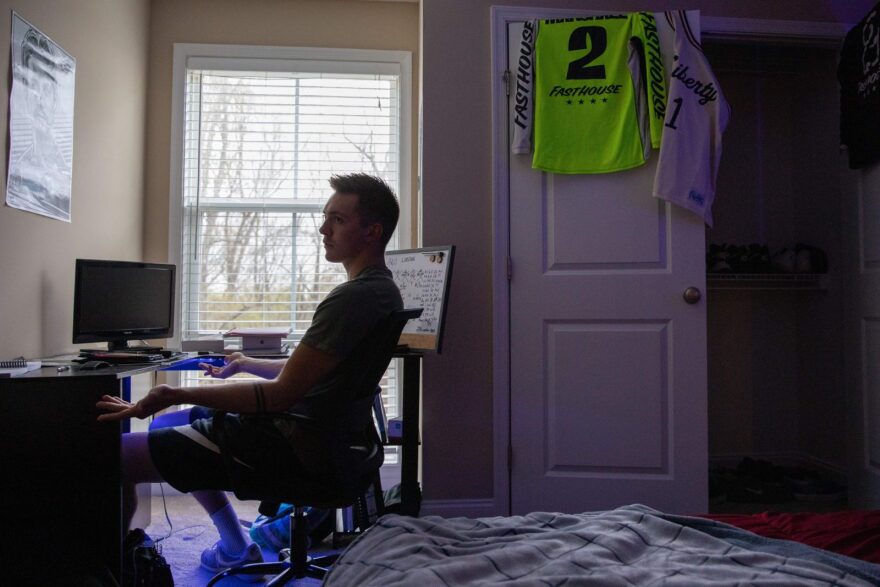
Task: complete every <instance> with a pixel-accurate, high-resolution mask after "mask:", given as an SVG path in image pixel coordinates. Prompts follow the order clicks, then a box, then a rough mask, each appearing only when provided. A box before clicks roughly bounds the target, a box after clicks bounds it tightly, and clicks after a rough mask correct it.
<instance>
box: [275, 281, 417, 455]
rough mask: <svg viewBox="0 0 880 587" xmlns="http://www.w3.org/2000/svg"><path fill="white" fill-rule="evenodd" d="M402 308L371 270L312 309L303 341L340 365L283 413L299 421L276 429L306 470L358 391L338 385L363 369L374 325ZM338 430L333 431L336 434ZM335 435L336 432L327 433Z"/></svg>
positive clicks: (390, 284)
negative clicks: (310, 322)
mask: <svg viewBox="0 0 880 587" xmlns="http://www.w3.org/2000/svg"><path fill="white" fill-rule="evenodd" d="M402 308H403V300H402V299H401V297H400V291H399V290H398V289H397V285H396V284H395V283H394V281H393V280H392V276H391V272H390V271H389V270H388V269H386V268H385V267H378V266H370V267H367V268H365V269H364V270H363V271H361V272H360V273H359V274H358V275H357V277H355V278H354V279H352V280H350V281H347V282H345V283H343V284H340V285H338V286H336V287H335V288H334V289H333V291H331V292H330V293H329V294H328V295H327V297H326V298H324V300H323V301H322V302H321V303H320V304H319V305H318V307H317V309H316V310H315V315H314V318H313V319H312V324H311V326H309V329H308V330H307V331H306V334H305V336H303V339H302V342H303V343H305V344H308V345H309V346H312V347H314V348H316V349H318V350H320V351H323V352H326V353H329V354H332V355H335V356H336V357H341V358H342V362H341V363H340V364H339V365H338V366H337V367H336V369H334V370H333V371H332V372H331V373H330V374H329V375H328V376H327V377H326V378H325V379H323V380H322V381H320V382H318V383H317V384H316V385H315V386H314V387H312V389H310V390H309V391H308V393H307V394H306V396H305V398H304V400H303V401H302V402H300V403H298V404H296V405H295V406H293V407H292V408H291V409H290V410H289V411H288V412H289V413H290V414H292V415H302V416H306V417H308V418H309V420H302V419H299V418H293V419H278V420H276V421H275V426H276V427H277V428H278V429H279V431H280V432H281V433H282V435H284V436H285V437H286V438H287V439H288V440H289V441H290V443H291V446H292V447H293V449H294V451H295V452H296V453H297V455H299V456H300V457H301V458H302V460H303V461H304V464H306V465H307V466H308V465H309V464H312V463H309V461H313V459H315V458H316V457H317V458H319V459H320V458H325V457H326V456H327V452H326V451H327V448H328V447H327V446H326V440H327V436H326V435H325V434H324V433H327V432H331V431H333V429H334V427H337V426H338V425H339V423H340V422H341V421H343V420H346V419H347V417H348V416H349V413H348V412H349V411H350V409H351V406H352V402H353V401H354V400H356V399H358V398H355V397H353V394H354V393H356V391H357V390H353V389H347V388H346V387H345V386H340V385H337V382H338V381H339V379H340V378H343V379H347V378H348V376H349V375H350V374H351V373H353V372H358V371H360V370H363V369H364V367H365V365H364V360H365V357H364V353H361V352H357V351H358V349H360V348H365V346H366V348H369V346H370V345H372V344H376V343H377V342H378V341H375V342H373V339H376V338H377V337H378V336H379V335H380V334H381V332H379V331H377V326H379V324H380V323H381V322H382V321H383V320H385V319H386V318H387V317H388V316H389V315H390V314H391V313H392V312H394V311H396V310H400V309H402ZM337 430H338V429H337ZM332 433H337V432H332Z"/></svg>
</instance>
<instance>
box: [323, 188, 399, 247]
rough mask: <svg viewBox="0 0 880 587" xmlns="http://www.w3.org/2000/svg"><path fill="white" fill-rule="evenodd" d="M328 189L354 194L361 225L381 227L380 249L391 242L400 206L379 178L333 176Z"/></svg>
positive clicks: (392, 192)
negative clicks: (356, 199) (356, 197)
mask: <svg viewBox="0 0 880 587" xmlns="http://www.w3.org/2000/svg"><path fill="white" fill-rule="evenodd" d="M330 187H332V188H333V190H334V191H335V192H336V193H338V194H355V195H357V196H358V214H360V215H361V223H362V224H364V225H366V224H372V223H374V222H378V223H379V224H381V225H382V247H383V248H384V247H385V245H387V244H388V241H389V240H391V234H392V233H393V232H394V229H395V227H397V219H398V218H400V206H399V205H398V204H397V197H395V195H394V191H392V189H391V188H390V187H388V184H387V183H385V182H384V181H383V180H382V179H381V178H379V177H376V176H373V175H367V174H366V173H349V174H346V175H334V176H332V177H331V178H330Z"/></svg>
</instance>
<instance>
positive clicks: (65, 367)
mask: <svg viewBox="0 0 880 587" xmlns="http://www.w3.org/2000/svg"><path fill="white" fill-rule="evenodd" d="M69 370H70V367H69V366H68V365H61V366H60V367H58V368H57V369H55V371H57V372H58V373H61V372H62V371H69Z"/></svg>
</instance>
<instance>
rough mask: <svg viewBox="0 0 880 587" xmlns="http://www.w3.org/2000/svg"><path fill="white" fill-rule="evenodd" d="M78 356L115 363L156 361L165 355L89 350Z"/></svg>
mask: <svg viewBox="0 0 880 587" xmlns="http://www.w3.org/2000/svg"><path fill="white" fill-rule="evenodd" d="M80 358H82V359H86V360H88V361H107V362H108V363H111V364H115V365H122V364H128V363H158V362H160V361H164V360H165V359H166V357H165V356H164V355H163V354H162V353H125V352H117V351H91V352H88V353H81V354H80Z"/></svg>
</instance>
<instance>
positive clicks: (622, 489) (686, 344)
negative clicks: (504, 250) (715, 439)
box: [508, 14, 708, 514]
mask: <svg viewBox="0 0 880 587" xmlns="http://www.w3.org/2000/svg"><path fill="white" fill-rule="evenodd" d="M535 16H536V17H537V16H540V15H538V14H536V15H535ZM521 26H522V25H521V24H516V23H514V24H511V25H510V27H509V30H508V63H509V64H511V67H509V68H508V69H510V70H512V71H514V72H515V71H516V61H517V58H518V48H519V39H520V37H519V30H520V29H519V27H521ZM511 94H512V95H511V102H510V108H511V110H512V105H513V99H514V98H515V92H511ZM509 118H510V117H509ZM509 132H510V133H512V129H510V130H509ZM656 160H657V153H656V152H655V153H654V155H653V157H652V160H651V161H650V162H649V164H647V165H645V166H642V167H640V168H637V169H635V170H631V171H624V172H618V173H611V174H602V175H556V174H549V173H542V172H538V171H535V170H533V169H531V159H530V156H527V155H511V156H510V165H509V173H510V176H509V185H510V193H509V197H510V201H509V209H510V234H509V242H510V256H511V261H512V278H511V281H510V386H511V389H510V398H511V399H510V436H511V439H510V442H511V451H512V453H511V454H512V459H511V461H512V462H511V479H510V483H511V485H510V491H511V495H510V497H511V510H512V512H513V513H514V514H521V513H526V512H529V511H536V510H544V511H562V512H581V511H591V510H598V509H607V508H613V507H616V506H619V505H623V504H629V503H643V504H645V505H648V506H651V507H655V508H658V509H661V510H664V511H669V512H682V513H683V512H704V511H707V506H708V495H707V485H708V479H707V478H708V454H707V453H708V447H707V431H706V428H707V423H706V418H707V408H706V304H705V298H703V299H701V300H699V301H697V302H696V303H694V304H689V303H686V302H685V300H684V299H683V292H684V291H685V290H686V289H687V288H689V287H695V288H697V289H699V290H700V292H702V293H703V296H705V268H704V256H705V249H704V246H705V244H704V239H705V234H704V227H703V223H702V221H701V220H700V219H699V218H697V217H696V216H695V215H693V214H690V213H688V212H685V211H683V210H681V209H678V208H676V207H673V206H671V205H668V204H666V203H665V202H662V201H660V200H657V199H654V198H653V197H652V196H651V191H652V185H653V179H654V169H655V164H656Z"/></svg>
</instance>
